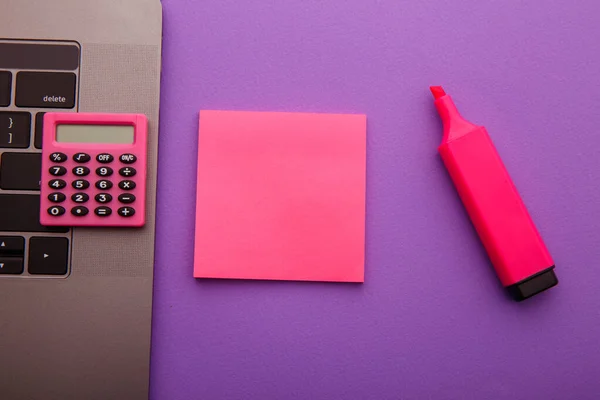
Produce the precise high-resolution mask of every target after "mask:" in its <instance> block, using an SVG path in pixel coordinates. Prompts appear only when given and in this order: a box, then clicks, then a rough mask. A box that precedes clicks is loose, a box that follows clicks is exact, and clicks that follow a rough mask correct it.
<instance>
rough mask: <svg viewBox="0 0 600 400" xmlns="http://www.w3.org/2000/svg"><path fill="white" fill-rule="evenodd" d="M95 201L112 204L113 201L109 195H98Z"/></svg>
mask: <svg viewBox="0 0 600 400" xmlns="http://www.w3.org/2000/svg"><path fill="white" fill-rule="evenodd" d="M95 199H96V201H97V202H98V203H103V204H104V203H110V202H111V201H112V196H111V195H110V194H108V193H98V194H97V195H96V197H95Z"/></svg>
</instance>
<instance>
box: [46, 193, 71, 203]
mask: <svg viewBox="0 0 600 400" xmlns="http://www.w3.org/2000/svg"><path fill="white" fill-rule="evenodd" d="M66 199H67V196H65V194H64V193H60V192H56V193H50V194H49V195H48V200H50V201H51V202H53V203H62V202H63V201H65V200H66Z"/></svg>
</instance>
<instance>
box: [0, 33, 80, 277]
mask: <svg viewBox="0 0 600 400" xmlns="http://www.w3.org/2000/svg"><path fill="white" fill-rule="evenodd" d="M79 53H80V51H79V47H78V46H77V45H76V44H74V43H68V42H64V43H61V42H26V41H0V279H2V278H7V277H21V278H22V277H65V276H67V275H68V273H69V257H70V242H71V237H72V231H71V230H70V229H69V228H67V227H44V226H42V225H40V223H39V207H40V194H39V190H40V172H41V163H42V158H41V148H42V129H43V115H44V113H45V112H48V111H60V112H66V111H72V112H77V101H78V75H79V59H80V56H79Z"/></svg>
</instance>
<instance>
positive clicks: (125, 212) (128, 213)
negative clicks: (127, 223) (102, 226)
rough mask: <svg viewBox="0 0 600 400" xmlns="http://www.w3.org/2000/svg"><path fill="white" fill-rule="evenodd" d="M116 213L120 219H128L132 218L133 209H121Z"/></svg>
mask: <svg viewBox="0 0 600 400" xmlns="http://www.w3.org/2000/svg"><path fill="white" fill-rule="evenodd" d="M117 212H118V213H119V215H120V216H121V217H125V218H129V217H133V216H134V214H135V209H134V208H133V207H121V208H119V211H117Z"/></svg>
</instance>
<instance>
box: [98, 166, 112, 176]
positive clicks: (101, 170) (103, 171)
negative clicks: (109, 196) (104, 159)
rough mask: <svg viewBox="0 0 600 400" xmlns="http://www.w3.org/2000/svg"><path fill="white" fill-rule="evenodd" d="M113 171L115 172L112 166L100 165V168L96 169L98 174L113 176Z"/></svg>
mask: <svg viewBox="0 0 600 400" xmlns="http://www.w3.org/2000/svg"><path fill="white" fill-rule="evenodd" d="M112 173H113V170H112V168H108V167H100V168H98V169H96V174H98V175H99V176H111V175H112Z"/></svg>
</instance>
